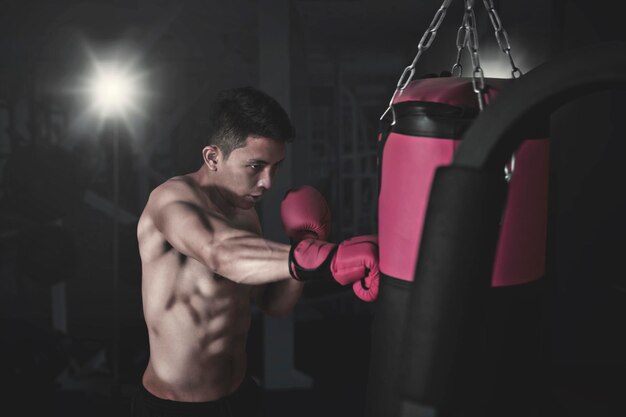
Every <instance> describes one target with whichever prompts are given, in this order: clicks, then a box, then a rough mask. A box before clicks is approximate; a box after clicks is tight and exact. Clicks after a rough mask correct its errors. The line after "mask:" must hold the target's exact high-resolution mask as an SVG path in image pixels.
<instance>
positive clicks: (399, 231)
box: [366, 77, 549, 416]
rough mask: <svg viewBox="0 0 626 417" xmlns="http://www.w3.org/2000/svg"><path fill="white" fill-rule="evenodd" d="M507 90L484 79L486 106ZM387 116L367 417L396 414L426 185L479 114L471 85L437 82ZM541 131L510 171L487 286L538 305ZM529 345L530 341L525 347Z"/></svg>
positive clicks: (530, 136) (543, 192) (544, 175)
mask: <svg viewBox="0 0 626 417" xmlns="http://www.w3.org/2000/svg"><path fill="white" fill-rule="evenodd" d="M510 82H515V80H513V79H495V78H485V87H486V88H485V91H484V92H485V95H484V100H485V105H486V106H488V105H490V102H491V101H492V100H493V98H494V97H495V96H496V95H497V93H498V91H500V90H501V89H502V88H505V87H506V85H507V83H510ZM392 111H393V113H394V116H395V122H394V123H391V115H390V113H391V112H388V113H387V117H386V118H387V120H383V122H382V123H381V129H380V135H379V177H380V178H379V181H380V190H379V203H378V239H379V248H380V269H381V280H380V292H379V295H378V300H377V303H376V306H375V308H376V310H375V315H374V321H373V324H372V347H371V353H370V355H371V356H370V370H369V372H370V374H369V380H368V404H367V407H366V409H367V415H368V416H383V415H394V414H389V412H390V411H395V410H396V408H397V401H398V392H397V384H396V380H397V378H396V377H397V371H398V370H399V369H401V368H402V364H401V363H399V361H400V358H401V354H400V352H401V351H402V349H401V344H402V343H403V331H404V326H405V322H406V320H405V316H406V313H407V303H408V297H409V292H410V284H411V282H412V281H413V277H414V272H415V266H416V262H417V258H418V253H419V247H420V240H421V235H422V228H423V223H424V217H425V214H426V208H427V205H428V198H429V193H430V186H431V183H432V180H433V176H434V173H435V169H436V168H437V167H439V166H442V165H448V164H450V163H451V162H452V159H453V157H454V153H455V150H456V149H457V148H458V146H459V144H460V141H461V138H462V135H463V133H464V131H465V130H466V129H467V127H468V126H469V125H470V124H471V123H472V121H473V120H474V119H475V118H476V116H477V115H478V113H479V106H478V99H477V95H476V93H475V92H474V89H473V86H472V79H471V78H461V77H438V78H424V79H418V80H414V81H411V82H410V83H409V84H408V85H407V86H406V88H405V89H404V91H402V92H401V94H398V95H397V96H396V97H395V99H394V101H393V103H392ZM547 131H548V129H547V121H546V126H545V127H542V128H537V127H533V128H529V129H528V132H526V131H525V132H524V137H525V138H527V139H525V140H524V141H523V142H522V145H521V146H520V147H519V148H518V149H517V150H516V151H515V153H514V159H512V161H511V163H510V164H509V165H508V166H507V168H508V169H509V170H510V171H512V176H511V177H510V181H509V183H508V187H509V190H508V197H507V202H506V207H505V209H504V212H503V214H502V219H501V226H500V235H499V240H498V245H497V251H496V257H495V262H494V266H493V274H492V287H493V288H494V290H495V289H496V288H508V287H511V288H513V287H515V290H514V291H513V293H514V294H513V298H515V297H517V298H519V297H532V298H537V295H536V294H537V291H536V290H534V289H531V290H528V288H534V285H533V283H536V282H538V280H540V278H541V277H542V276H543V275H544V272H545V251H546V232H547V231H546V228H547V201H548V156H549V153H548V151H549V146H548V145H549V143H548V138H547V136H548V134H547ZM504 168H505V167H503V172H502V175H503V176H504V175H505V172H504ZM458 209H459V210H463V207H459V208H458ZM525 287H528V288H525ZM505 291H507V295H506V296H505V297H501V296H499V295H496V296H495V297H494V299H497V300H498V301H497V303H504V304H506V303H507V302H508V301H506V297H510V295H508V294H509V293H510V291H509V290H505ZM529 292H530V293H532V294H531V295H528V293H529ZM498 294H501V293H498ZM519 294H522V295H519ZM509 301H510V300H509ZM518 315H519V314H518ZM531 327H532V326H531ZM530 340H531V338H530V337H529V338H528V340H527V341H530ZM511 343H517V342H511ZM529 343H530V342H529ZM520 346H521V345H520Z"/></svg>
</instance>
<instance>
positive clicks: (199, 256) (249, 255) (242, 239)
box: [147, 180, 291, 284]
mask: <svg viewBox="0 0 626 417" xmlns="http://www.w3.org/2000/svg"><path fill="white" fill-rule="evenodd" d="M147 209H148V213H149V215H150V216H151V218H152V219H153V221H154V223H155V226H156V228H157V229H158V230H159V231H160V232H161V233H163V235H164V236H165V239H166V240H167V241H168V242H169V244H170V245H172V246H173V247H174V248H175V249H176V250H177V251H179V252H180V253H182V254H184V255H186V256H189V257H191V258H194V259H196V260H197V261H198V262H200V263H202V264H204V265H205V266H206V267H207V268H209V269H210V270H211V271H213V272H214V273H216V274H219V275H221V276H224V277H226V278H228V279H230V280H232V281H234V282H238V283H244V284H264V283H268V282H274V281H280V280H291V276H290V274H289V267H288V259H289V248H290V246H289V245H286V244H283V243H279V242H273V241H269V240H266V239H263V238H261V237H259V236H258V235H256V234H254V233H252V232H249V231H247V230H243V229H240V228H236V227H234V226H233V225H232V223H231V222H230V221H229V220H228V219H226V218H225V217H223V216H221V215H220V214H219V213H216V212H209V211H206V210H204V209H203V208H202V207H201V206H200V204H198V202H197V197H196V195H195V194H194V191H193V190H192V189H191V187H190V186H189V185H188V184H186V183H184V182H183V181H180V180H170V181H168V182H167V183H165V184H163V185H161V186H160V187H158V188H157V189H156V190H155V191H153V193H152V194H151V195H150V199H149V200H148V207H147Z"/></svg>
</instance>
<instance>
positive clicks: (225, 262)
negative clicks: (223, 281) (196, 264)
mask: <svg viewBox="0 0 626 417" xmlns="http://www.w3.org/2000/svg"><path fill="white" fill-rule="evenodd" d="M201 259H202V263H203V264H204V266H206V267H207V268H208V269H209V270H210V271H211V272H212V273H213V274H216V275H220V276H222V277H224V278H227V279H229V280H231V281H233V282H236V283H238V284H245V283H246V281H247V279H246V277H245V276H241V274H239V273H237V271H236V267H237V259H236V257H235V256H233V251H232V250H231V249H229V248H227V247H226V245H221V244H213V245H207V246H206V247H204V248H203V249H202V255H201Z"/></svg>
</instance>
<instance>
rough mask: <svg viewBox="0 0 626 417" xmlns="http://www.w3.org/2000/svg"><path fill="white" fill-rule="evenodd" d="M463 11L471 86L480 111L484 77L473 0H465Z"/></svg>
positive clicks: (483, 91)
mask: <svg viewBox="0 0 626 417" xmlns="http://www.w3.org/2000/svg"><path fill="white" fill-rule="evenodd" d="M465 13H466V14H467V20H466V21H465V30H467V35H468V36H467V48H468V50H469V52H470V60H471V61H472V67H474V70H473V71H472V86H473V87H474V92H475V93H476V97H477V98H478V108H479V109H480V110H481V111H482V110H483V108H484V107H485V99H484V93H485V77H484V73H483V69H482V68H481V66H480V59H479V57H478V33H477V31H476V15H475V14H474V0H465Z"/></svg>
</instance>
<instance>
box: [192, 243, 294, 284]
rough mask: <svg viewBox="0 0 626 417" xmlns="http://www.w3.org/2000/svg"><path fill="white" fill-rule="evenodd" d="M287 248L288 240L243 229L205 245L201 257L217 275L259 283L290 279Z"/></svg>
mask: <svg viewBox="0 0 626 417" xmlns="http://www.w3.org/2000/svg"><path fill="white" fill-rule="evenodd" d="M289 250H290V246H289V245H287V244H283V243H279V242H274V241H270V240H266V239H263V238H261V237H259V236H257V235H255V234H251V233H250V234H247V233H245V234H243V233H242V234H238V235H234V236H231V237H229V238H227V239H223V240H222V241H221V242H219V243H218V244H213V245H207V248H206V250H205V251H204V252H205V253H204V256H203V258H204V263H205V264H206V265H207V266H208V267H209V268H210V269H212V270H213V271H214V272H215V273H217V274H219V275H222V276H224V277H226V278H228V279H230V280H232V281H235V282H238V283H242V284H251V285H259V284H266V283H270V282H275V281H281V280H293V279H292V278H291V275H290V273H289Z"/></svg>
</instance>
